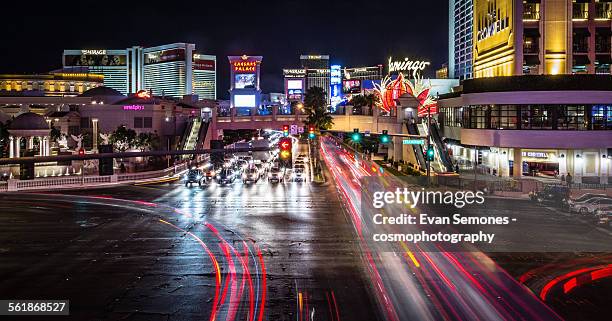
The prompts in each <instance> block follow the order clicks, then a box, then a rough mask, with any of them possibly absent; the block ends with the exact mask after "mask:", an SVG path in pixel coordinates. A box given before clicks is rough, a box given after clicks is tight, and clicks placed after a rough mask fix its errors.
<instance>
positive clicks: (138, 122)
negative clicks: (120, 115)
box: [134, 117, 142, 128]
mask: <svg viewBox="0 0 612 321" xmlns="http://www.w3.org/2000/svg"><path fill="white" fill-rule="evenodd" d="M134 128H142V117H134Z"/></svg>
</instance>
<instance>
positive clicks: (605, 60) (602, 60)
mask: <svg viewBox="0 0 612 321" xmlns="http://www.w3.org/2000/svg"><path fill="white" fill-rule="evenodd" d="M595 63H597V64H600V65H601V64H612V57H611V56H610V55H609V54H608V55H597V56H595Z"/></svg>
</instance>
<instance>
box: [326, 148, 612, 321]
mask: <svg viewBox="0 0 612 321" xmlns="http://www.w3.org/2000/svg"><path fill="white" fill-rule="evenodd" d="M323 156H324V158H325V161H326V163H327V164H328V167H329V168H330V170H331V172H332V174H333V176H334V179H335V181H336V182H337V186H338V189H339V191H340V194H341V195H343V197H344V199H345V202H346V203H347V204H348V205H347V207H349V208H350V212H351V215H350V217H351V220H352V222H353V225H354V228H355V230H356V234H357V235H358V239H359V241H360V246H361V247H362V250H363V252H364V253H366V260H365V264H366V266H367V267H368V271H369V276H370V278H369V280H370V282H371V284H373V285H374V288H375V289H376V292H375V297H376V298H377V300H378V303H379V305H380V306H381V308H382V309H383V311H384V312H385V316H386V317H387V319H389V320H439V319H447V320H560V319H562V318H563V317H561V316H560V315H559V314H558V313H556V311H553V310H551V309H550V308H549V307H548V306H547V304H546V303H548V301H546V300H542V299H540V296H542V297H544V298H546V299H548V300H552V297H553V292H555V290H557V292H558V288H559V287H561V289H562V290H563V289H564V288H565V289H567V288H568V285H567V283H566V282H570V285H569V286H571V285H572V284H574V283H578V284H580V283H584V282H587V281H583V278H580V280H578V281H575V280H571V279H569V278H568V279H564V280H563V282H555V281H553V282H552V283H551V284H552V285H550V286H549V290H550V291H548V293H549V294H550V295H548V294H546V291H545V293H544V294H543V295H540V293H539V292H536V291H535V290H533V289H532V290H531V291H530V290H529V289H528V288H527V287H525V286H524V284H525V283H524V281H522V280H520V279H521V278H520V275H510V274H508V273H507V271H505V270H504V269H503V268H502V267H501V266H500V265H498V264H497V263H496V262H495V261H493V260H492V259H491V257H490V256H488V255H487V253H483V252H482V251H481V250H479V249H478V248H477V247H474V246H467V245H463V244H459V245H457V246H449V245H447V244H444V243H431V242H430V243H419V244H413V243H410V242H403V241H397V242H395V241H390V242H376V241H372V237H373V236H374V235H376V234H381V233H382V234H386V233H420V232H425V231H426V232H431V231H430V229H432V227H430V226H423V225H421V226H418V227H417V226H416V225H402V226H400V225H389V224H387V225H378V224H373V220H372V218H373V215H374V213H383V216H391V215H392V214H393V215H397V214H399V213H410V214H414V215H419V213H429V214H432V215H439V216H449V215H450V213H456V212H459V213H462V215H464V216H489V215H490V216H500V215H508V216H511V217H512V218H516V219H517V221H516V222H514V221H512V222H513V223H511V224H510V225H506V226H504V227H502V226H495V225H493V226H486V228H487V229H488V231H490V232H495V234H496V238H497V237H499V241H497V242H498V243H496V244H494V246H490V247H488V250H490V251H496V250H497V251H499V250H500V249H502V250H504V251H511V252H516V253H510V254H509V255H508V256H506V258H509V259H510V261H511V262H512V259H514V258H519V257H520V256H521V254H523V253H520V251H534V252H537V253H530V255H531V257H532V258H534V260H535V262H537V259H538V258H542V257H545V256H548V255H550V254H551V253H550V252H554V251H556V252H558V251H562V250H564V249H565V250H566V251H567V250H569V251H575V250H576V249H594V250H595V251H597V250H600V249H609V248H610V247H609V246H610V245H611V244H612V242H611V240H612V238H610V233H608V232H607V231H601V230H599V229H596V228H594V227H593V226H592V225H589V224H585V223H584V222H581V221H580V220H578V219H576V218H573V217H568V216H566V215H561V214H560V213H556V212H555V211H553V210H550V209H547V208H543V207H539V206H537V205H534V204H532V203H530V202H528V201H519V200H508V199H487V200H486V201H485V204H486V205H483V206H474V207H462V208H460V209H458V208H449V207H448V206H447V207H437V206H424V205H419V206H417V207H415V208H410V207H409V206H405V205H404V204H391V205H389V204H387V205H385V206H384V208H382V209H374V208H372V195H373V193H374V192H375V191H388V190H395V188H397V187H405V186H406V184H405V182H403V181H400V180H398V179H397V178H395V177H393V176H390V175H388V174H387V173H385V172H383V171H381V169H380V167H379V166H377V165H372V164H370V163H369V162H367V161H362V160H359V159H356V158H355V157H354V156H353V155H352V154H351V153H348V152H346V151H345V150H343V149H342V148H339V147H338V146H337V145H336V143H334V142H333V140H331V139H325V140H324V143H323ZM408 188H410V189H415V190H420V189H421V187H420V186H416V185H414V186H410V184H408ZM393 199H395V198H393ZM398 199H400V200H401V199H402V198H401V197H400V198H398ZM456 227H457V226H454V227H446V226H444V227H442V230H444V231H448V230H447V228H450V229H451V230H453V232H455V231H456V230H455V228H456ZM477 228H481V227H477ZM483 229H484V227H483ZM433 230H434V231H435V230H436V228H433ZM438 231H439V229H438ZM464 232H465V231H464ZM574 255H576V254H574ZM517 261H518V260H517ZM596 261H597V262H599V263H601V262H602V261H603V262H605V259H603V258H600V257H597V258H596ZM540 262H541V261H540ZM506 263H507V262H506ZM569 266H570V267H572V266H573V267H574V268H580V266H577V265H575V264H572V263H571V262H570V264H569ZM596 268H597V270H594V271H593V274H592V276H593V277H594V276H595V275H597V276H600V277H601V276H602V275H605V273H607V270H606V269H605V265H604V266H601V265H598V266H597V267H596ZM538 272H541V274H546V275H547V278H548V280H549V281H550V279H553V278H555V277H556V276H557V275H559V274H563V273H565V269H562V268H561V266H558V265H555V264H551V265H550V266H548V267H547V270H546V271H538ZM574 276H575V275H574ZM587 276H588V275H587ZM519 281H520V282H519ZM571 282H574V283H571ZM521 283H523V284H521ZM548 283H550V282H545V284H548ZM580 286H582V285H580ZM566 291H567V290H566ZM562 292H563V291H562ZM601 292H602V291H599V292H591V296H595V295H597V293H599V294H601ZM604 292H605V290H604ZM576 293H578V292H576ZM599 301H601V300H599ZM591 302H598V300H592V301H591ZM555 307H558V305H555ZM585 307H586V306H585ZM599 308H600V310H599V311H597V312H594V313H591V315H593V314H597V315H609V313H606V309H608V306H607V305H601V306H600V307H599ZM579 309H580V304H579V303H578V304H575V305H573V310H574V313H564V316H566V317H568V320H584V318H583V317H582V316H581V315H580V314H576V313H575V311H576V310H579ZM559 311H563V312H569V311H567V310H559ZM591 311H593V310H591ZM585 316H586V314H585Z"/></svg>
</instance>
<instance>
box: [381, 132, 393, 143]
mask: <svg viewBox="0 0 612 321" xmlns="http://www.w3.org/2000/svg"><path fill="white" fill-rule="evenodd" d="M388 132H389V131H387V130H386V129H385V130H383V131H382V134H381V135H380V143H381V144H388V143H389V142H390V141H391V138H390V137H389V134H388Z"/></svg>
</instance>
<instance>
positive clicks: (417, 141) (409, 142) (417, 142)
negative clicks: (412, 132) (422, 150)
mask: <svg viewBox="0 0 612 321" xmlns="http://www.w3.org/2000/svg"><path fill="white" fill-rule="evenodd" d="M402 144H403V145H423V144H425V140H424V139H404V140H402Z"/></svg>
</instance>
